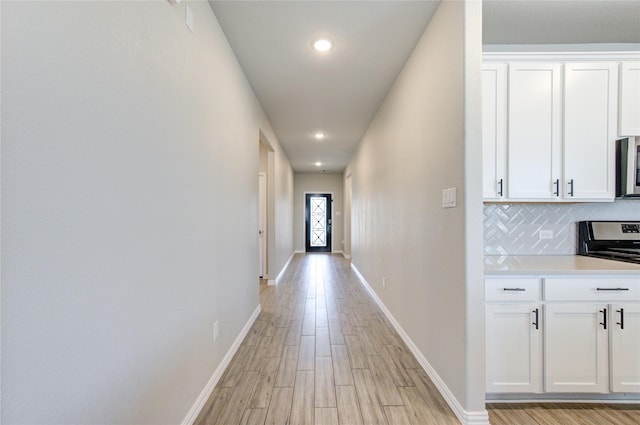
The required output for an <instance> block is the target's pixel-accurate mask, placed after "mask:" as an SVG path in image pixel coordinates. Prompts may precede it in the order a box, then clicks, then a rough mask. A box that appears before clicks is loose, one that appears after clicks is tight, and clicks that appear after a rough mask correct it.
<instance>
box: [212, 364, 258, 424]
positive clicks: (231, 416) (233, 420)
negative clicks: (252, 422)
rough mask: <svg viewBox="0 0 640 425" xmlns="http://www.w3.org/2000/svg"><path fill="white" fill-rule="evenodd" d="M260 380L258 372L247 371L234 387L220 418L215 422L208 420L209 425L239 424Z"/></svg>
mask: <svg viewBox="0 0 640 425" xmlns="http://www.w3.org/2000/svg"><path fill="white" fill-rule="evenodd" d="M257 379H258V372H255V371H246V372H244V373H243V374H242V377H241V378H240V381H239V382H238V385H237V386H235V387H233V389H232V393H231V396H230V397H229V399H228V401H227V403H226V404H225V405H224V406H223V408H222V410H221V412H220V414H219V415H218V418H216V420H215V421H214V422H210V421H209V419H208V418H207V419H206V421H205V423H206V424H207V425H209V424H211V423H213V424H216V425H218V424H219V425H228V424H237V423H239V422H240V420H241V419H242V416H243V413H244V409H245V408H246V407H247V404H248V402H249V397H250V396H251V392H252V391H253V387H254V386H255V384H256V380H257Z"/></svg>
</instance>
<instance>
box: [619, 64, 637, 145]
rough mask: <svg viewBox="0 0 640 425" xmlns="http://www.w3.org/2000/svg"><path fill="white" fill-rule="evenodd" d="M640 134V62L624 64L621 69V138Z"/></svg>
mask: <svg viewBox="0 0 640 425" xmlns="http://www.w3.org/2000/svg"><path fill="white" fill-rule="evenodd" d="M639 134H640V62H638V61H629V62H622V65H621V69H620V136H637V135H639Z"/></svg>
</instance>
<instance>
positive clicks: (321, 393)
mask: <svg viewBox="0 0 640 425" xmlns="http://www.w3.org/2000/svg"><path fill="white" fill-rule="evenodd" d="M315 370H316V377H315V397H316V400H315V407H336V394H335V384H334V380H333V365H332V361H331V357H316V369H315Z"/></svg>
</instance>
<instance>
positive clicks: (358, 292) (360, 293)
mask: <svg viewBox="0 0 640 425" xmlns="http://www.w3.org/2000/svg"><path fill="white" fill-rule="evenodd" d="M260 303H261V307H262V313H261V314H260V316H259V317H258V319H257V320H256V322H255V324H254V326H253V327H252V329H251V331H250V332H249V334H248V335H247V337H246V338H245V340H244V341H243V343H242V345H241V346H240V348H239V349H238V352H237V353H236V355H235V356H234V358H233V360H232V361H231V363H230V365H229V367H228V368H227V370H226V371H225V373H224V375H223V376H222V378H221V379H220V382H219V383H218V385H217V386H216V388H215V389H214V390H213V393H212V395H211V397H210V398H209V400H208V401H207V403H206V404H205V406H204V407H203V409H202V412H201V413H200V416H199V417H198V419H197V420H196V425H205V424H206V425H216V424H217V425H272V424H283V425H284V424H289V425H306V424H309V425H325V424H331V425H405V424H406V425H427V424H434V425H454V424H458V423H459V422H458V420H457V419H456V417H455V415H454V414H453V412H452V411H451V410H450V409H449V407H448V406H447V404H446V402H445V401H444V399H443V398H442V396H441V395H440V394H439V392H438V391H437V389H436V388H435V387H434V385H433V383H432V382H431V380H430V379H429V377H428V376H427V375H426V373H425V372H424V371H423V370H422V368H421V367H420V365H419V364H418V362H417V361H416V360H415V358H414V357H413V356H412V355H411V353H410V351H409V349H408V348H407V347H406V346H405V344H404V343H403V342H402V340H401V339H400V337H399V336H398V334H397V333H396V332H395V330H394V329H393V328H392V326H391V325H390V324H389V322H388V321H387V319H386V318H385V316H384V315H383V313H382V311H381V310H380V309H379V307H378V306H377V305H376V304H375V302H374V301H373V300H372V299H371V297H370V296H369V294H368V293H367V291H366V290H365V289H364V288H363V286H362V285H361V283H360V281H359V280H358V278H357V276H356V275H355V274H354V273H353V271H352V270H351V269H350V265H349V262H348V261H346V260H344V259H343V258H342V256H336V255H330V254H306V255H302V254H298V255H296V256H295V257H294V259H293V260H292V262H291V264H290V265H289V267H288V268H287V271H286V273H285V276H284V277H283V279H282V281H281V283H280V284H279V285H278V286H277V287H273V286H265V285H264V284H261V285H260ZM636 408H637V406H636ZM639 412H640V411H638V410H634V407H633V406H631V407H627V408H616V407H607V406H600V407H594V408H593V415H594V416H593V417H592V416H591V412H589V413H586V411H585V410H584V408H583V406H569V407H567V408H561V409H560V408H557V406H556V408H551V406H547V407H544V406H542V405H524V406H515V408H514V406H513V405H495V406H491V410H490V417H491V423H492V424H495V425H506V424H508V425H537V424H544V425H550V424H567V425H574V424H575V425H578V424H585V425H591V424H593V425H595V424H598V425H607V424H622V425H627V424H629V425H630V424H636V425H637V424H640V417H639V416H638V413H639ZM584 418H590V419H588V421H587V419H584ZM589 421H590V422H589Z"/></svg>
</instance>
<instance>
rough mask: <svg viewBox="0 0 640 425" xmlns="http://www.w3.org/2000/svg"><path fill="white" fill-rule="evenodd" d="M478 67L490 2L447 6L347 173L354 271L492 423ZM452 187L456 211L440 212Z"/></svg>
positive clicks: (466, 402) (473, 409)
mask: <svg viewBox="0 0 640 425" xmlns="http://www.w3.org/2000/svg"><path fill="white" fill-rule="evenodd" d="M475 3H478V4H475ZM480 69H481V5H480V4H479V2H454V1H451V2H449V1H445V2H442V3H441V4H440V6H439V8H438V10H437V12H436V14H435V15H434V17H433V18H432V20H431V22H430V24H429V26H428V27H427V29H426V31H425V33H424V35H423V37H422V38H421V40H420V41H419V43H418V45H417V47H416V49H415V51H414V52H413V54H412V56H411V57H410V59H409V60H408V62H407V64H406V66H405V68H404V69H403V71H402V73H401V74H400V76H399V77H398V79H397V80H396V82H395V84H394V86H393V87H392V89H391V91H390V92H389V94H388V95H387V98H386V99H385V101H384V103H383V105H382V107H381V108H380V110H379V111H378V113H377V115H376V117H375V119H374V121H373V122H372V124H371V126H370V127H369V129H368V130H367V132H366V134H365V136H364V138H363V140H362V141H361V143H360V145H359V147H358V149H357V151H356V153H355V154H354V156H353V157H352V159H351V161H350V164H349V166H348V168H347V170H346V171H345V175H347V176H348V175H349V173H351V176H352V186H353V193H352V212H351V213H352V236H353V239H352V245H351V254H352V261H353V264H354V265H355V266H356V267H357V268H358V270H359V271H360V272H361V273H362V274H363V275H364V277H365V278H366V279H367V281H368V282H369V283H370V284H371V286H372V287H373V289H374V290H375V291H376V293H377V294H378V296H379V297H380V298H381V300H382V301H383V302H384V304H385V305H386V306H387V308H388V309H389V310H390V312H391V313H392V315H393V316H394V317H395V318H396V319H397V321H398V322H399V323H400V325H401V326H402V327H403V329H404V330H405V331H406V332H407V334H408V335H409V337H410V338H411V339H412V340H413V342H414V343H415V344H416V346H417V347H418V349H419V350H420V352H421V353H422V354H423V356H424V357H425V358H426V360H427V361H428V362H429V364H430V365H431V367H432V368H433V369H434V370H435V371H436V373H437V374H438V375H439V376H440V378H441V379H442V381H443V382H444V384H445V385H446V387H448V389H449V390H450V392H451V393H452V394H453V396H454V397H455V399H456V403H458V404H459V406H461V407H462V409H464V411H465V414H466V413H470V414H473V413H477V414H478V415H479V416H480V417H483V415H485V413H484V345H483V344H484V343H483V337H482V335H483V331H484V329H483V327H482V322H483V311H484V310H483V296H482V199H481V188H480V186H479V183H475V182H480V180H481V168H480V165H477V164H478V163H479V160H478V159H479V158H481V155H480V154H481V152H480V150H479V148H480V146H481V140H480V135H481V127H480V109H479V105H480V97H479V96H480V90H479V89H480V86H479V78H480ZM474 154H475V155H477V157H476V158H475V159H473V155H474ZM471 160H473V161H474V164H470V161H471ZM452 187H455V188H457V194H458V197H457V200H458V207H457V208H450V209H443V208H442V207H441V191H442V189H445V188H452ZM467 189H468V190H467ZM473 226H475V227H476V228H475V229H474V228H473ZM383 277H385V278H386V281H387V286H386V289H383V288H382V278H383ZM478 293H479V294H480V297H479V298H475V299H474V298H467V297H469V296H474V295H475V294H478ZM467 301H469V302H467ZM470 323H471V325H470ZM476 323H477V324H476ZM477 331H479V332H478V333H479V335H477V336H476V335H475V334H474V332H477ZM477 344H480V345H477ZM474 369H475V370H474ZM476 423H480V422H476Z"/></svg>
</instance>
